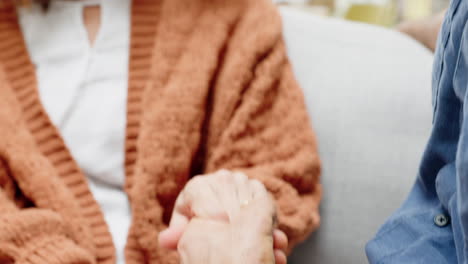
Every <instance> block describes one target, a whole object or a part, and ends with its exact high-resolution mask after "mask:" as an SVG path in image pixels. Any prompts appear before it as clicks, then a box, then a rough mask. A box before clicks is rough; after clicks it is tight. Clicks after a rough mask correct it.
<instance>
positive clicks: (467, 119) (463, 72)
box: [453, 24, 468, 263]
mask: <svg viewBox="0 0 468 264" xmlns="http://www.w3.org/2000/svg"><path fill="white" fill-rule="evenodd" d="M467 31H468V24H465V26H464V30H463V36H462V40H461V44H460V53H459V56H458V61H457V66H456V68H455V72H454V78H453V87H454V90H455V92H456V93H457V94H459V95H462V94H463V107H462V109H461V112H462V114H461V115H462V120H461V130H460V140H459V144H458V152H457V159H456V173H457V177H456V180H457V183H456V186H457V191H456V193H457V201H458V205H457V208H456V210H457V213H458V215H459V222H460V224H461V225H460V226H461V230H460V231H461V233H462V236H463V238H462V239H463V240H462V241H460V243H461V244H462V245H463V248H462V250H461V251H462V252H458V253H459V254H461V255H462V258H463V263H468V249H467V245H468V89H467V87H468V32H467ZM454 231H458V230H454Z"/></svg>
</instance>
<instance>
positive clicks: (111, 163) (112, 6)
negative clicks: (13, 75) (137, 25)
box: [19, 0, 130, 264]
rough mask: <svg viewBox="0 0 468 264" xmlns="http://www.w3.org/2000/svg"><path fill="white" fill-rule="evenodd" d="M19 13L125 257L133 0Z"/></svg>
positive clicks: (46, 87) (57, 118) (56, 116)
mask: <svg viewBox="0 0 468 264" xmlns="http://www.w3.org/2000/svg"><path fill="white" fill-rule="evenodd" d="M95 4H100V5H101V28H100V30H99V32H98V35H97V37H96V41H95V42H94V45H93V46H91V45H90V42H89V40H88V34H87V30H86V28H85V26H84V21H83V7H84V6H86V5H95ZM19 15H20V23H21V27H22V31H23V34H24V37H25V41H26V45H27V48H28V50H29V54H30V56H31V59H32V61H33V63H34V64H35V66H36V72H37V78H38V83H39V93H40V97H41V100H42V103H43V105H44V107H45V109H46V111H47V113H48V114H49V116H50V118H51V119H52V122H53V123H54V125H55V126H57V127H58V129H59V130H60V132H61V135H62V137H63V138H64V140H65V142H66V144H67V146H68V148H69V149H70V151H71V153H72V155H73V157H74V158H75V160H76V161H77V163H78V165H79V166H80V167H81V168H82V170H83V171H84V173H85V174H86V175H87V177H88V180H89V184H90V188H91V191H92V192H93V194H94V197H95V199H96V200H97V201H98V203H99V204H100V206H101V208H102V210H103V212H104V215H105V218H106V221H107V223H108V225H109V228H110V231H111V233H112V236H113V240H114V244H115V246H116V248H117V259H118V263H122V264H123V263H124V259H123V249H124V246H125V242H126V238H127V232H128V227H129V224H130V209H129V204H128V200H127V196H126V194H125V193H124V191H123V186H124V180H125V173H124V155H125V154H124V153H125V151H124V148H125V147H124V142H125V126H126V100H127V85H128V83H127V79H128V58H129V42H130V41H129V40H130V0H112V1H102V2H98V1H92V2H91V1H62V0H56V1H53V2H52V4H51V6H50V9H49V10H48V11H47V12H43V11H42V9H41V8H40V7H39V6H32V7H27V8H26V7H25V8H21V9H20V10H19Z"/></svg>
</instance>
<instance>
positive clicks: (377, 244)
mask: <svg viewBox="0 0 468 264" xmlns="http://www.w3.org/2000/svg"><path fill="white" fill-rule="evenodd" d="M410 1H411V0H410ZM467 19H468V0H452V2H451V4H450V7H449V9H448V11H447V15H446V18H445V20H444V23H443V25H442V31H441V33H440V35H439V40H438V41H439V43H438V48H437V51H436V54H435V61H434V72H433V79H432V93H433V100H432V103H433V110H434V113H433V114H434V118H433V129H432V133H431V137H430V139H429V142H428V144H427V147H426V150H425V152H424V156H423V159H422V162H421V165H420V168H419V173H418V177H417V180H416V183H415V184H414V186H413V188H412V191H411V193H410V195H409V197H408V198H407V200H406V201H405V202H404V204H403V205H402V207H401V208H400V209H398V211H397V212H395V213H394V214H393V215H392V216H391V217H390V218H389V219H388V220H387V222H386V223H385V224H384V226H383V227H381V228H380V230H379V231H378V233H377V234H376V236H375V237H374V239H373V240H372V241H370V242H369V243H368V244H367V246H366V253H367V257H368V260H369V262H370V263H372V264H387V263H398V264H407V263H408V264H416V263H424V264H444V263H463V264H468V243H467V241H468V91H467V86H468V32H467V31H468V24H467V23H466V22H467ZM414 100H418V98H414ZM465 103H466V104H465ZM465 106H466V107H465ZM389 199H391V197H389ZM440 214H444V215H445V216H447V217H449V219H450V222H449V224H448V225H446V226H441V225H436V221H435V220H434V217H435V216H437V215H440Z"/></svg>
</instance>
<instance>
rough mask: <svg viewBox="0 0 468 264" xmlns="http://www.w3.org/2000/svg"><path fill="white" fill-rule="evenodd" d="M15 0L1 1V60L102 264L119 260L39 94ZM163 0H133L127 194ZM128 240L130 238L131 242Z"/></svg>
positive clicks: (27, 120)
mask: <svg viewBox="0 0 468 264" xmlns="http://www.w3.org/2000/svg"><path fill="white" fill-rule="evenodd" d="M14 2H15V1H12V0H10V1H5V3H2V4H0V62H1V63H2V66H3V67H4V70H5V74H6V76H7V79H8V81H9V84H10V85H11V88H12V90H13V91H14V93H15V94H16V97H17V100H18V103H19V105H20V106H21V109H22V110H23V112H22V114H23V117H24V120H25V122H26V125H27V127H28V128H29V131H30V133H31V135H32V137H33V138H34V139H35V141H36V144H37V146H38V148H39V149H40V150H41V152H42V153H43V155H44V156H45V157H47V158H48V159H49V160H50V162H51V163H52V164H53V165H54V167H55V168H56V171H57V173H58V174H59V176H60V178H61V179H62V180H63V182H64V183H65V184H66V185H67V187H68V188H69V190H70V191H71V192H72V193H73V194H74V196H75V198H76V200H77V202H78V204H79V205H80V208H81V211H82V214H83V216H84V218H85V219H88V220H89V227H90V229H91V231H92V234H93V239H94V245H95V246H96V253H95V254H96V260H97V263H98V264H103V263H115V248H114V244H113V242H112V237H111V235H110V232H109V228H108V226H107V224H106V222H105V220H104V217H103V214H102V212H101V210H100V208H99V205H98V204H97V202H96V201H95V199H94V197H93V195H92V193H91V191H90V189H89V186H88V183H87V179H86V176H85V175H84V174H83V172H82V171H81V169H80V168H79V166H78V164H77V163H76V161H75V160H74V159H73V157H72V155H71V153H70V151H69V150H68V148H67V147H66V145H65V142H64V140H63V138H62V136H61V135H60V133H59V131H58V129H57V128H56V127H55V126H54V125H53V123H52V121H51V119H50V117H49V116H48V114H47V113H46V111H45V108H44V106H43V105H42V102H41V100H40V98H39V91H38V85H37V79H36V72H35V67H34V65H33V63H32V61H31V59H30V57H29V53H28V51H27V48H26V44H25V42H24V39H23V36H22V33H21V29H20V26H19V21H18V15H17V13H16V7H15V4H14ZM160 7H161V1H155V0H133V1H132V3H131V26H130V27H131V33H130V50H129V82H128V98H127V124H126V138H125V141H126V142H125V173H126V188H125V189H126V191H127V194H128V193H129V190H130V188H131V186H132V181H131V178H132V176H133V172H134V167H135V162H136V152H137V149H136V145H137V143H136V141H137V138H138V131H139V125H140V115H141V110H140V109H139V107H140V105H141V101H142V98H141V97H142V94H143V90H144V84H145V82H146V80H147V79H148V76H149V69H148V68H149V66H148V67H146V68H147V69H145V70H142V69H141V65H150V60H151V57H152V56H151V54H152V50H153V44H154V41H155V38H156V37H155V34H156V28H157V23H158V19H157V18H158V17H159V16H158V15H156V14H157V13H158V11H159V9H160ZM127 243H128V241H127Z"/></svg>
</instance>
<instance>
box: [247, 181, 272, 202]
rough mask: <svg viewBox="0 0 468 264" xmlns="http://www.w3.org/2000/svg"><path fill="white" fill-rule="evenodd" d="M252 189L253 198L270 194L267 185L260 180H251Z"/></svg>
mask: <svg viewBox="0 0 468 264" xmlns="http://www.w3.org/2000/svg"><path fill="white" fill-rule="evenodd" d="M249 185H250V189H251V192H252V196H253V197H252V198H254V199H255V198H259V197H264V196H267V195H268V191H267V190H266V188H265V185H263V183H261V182H260V181H258V180H255V179H253V180H249Z"/></svg>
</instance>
